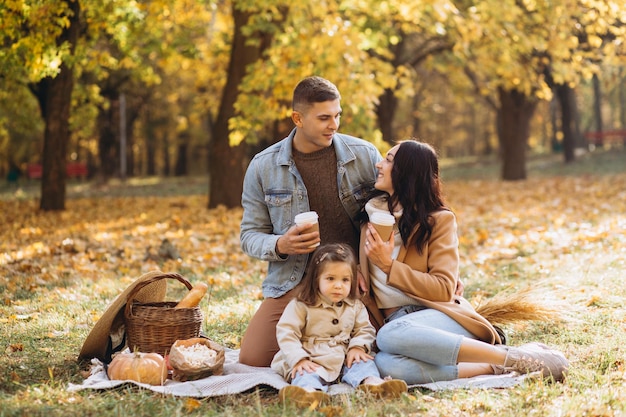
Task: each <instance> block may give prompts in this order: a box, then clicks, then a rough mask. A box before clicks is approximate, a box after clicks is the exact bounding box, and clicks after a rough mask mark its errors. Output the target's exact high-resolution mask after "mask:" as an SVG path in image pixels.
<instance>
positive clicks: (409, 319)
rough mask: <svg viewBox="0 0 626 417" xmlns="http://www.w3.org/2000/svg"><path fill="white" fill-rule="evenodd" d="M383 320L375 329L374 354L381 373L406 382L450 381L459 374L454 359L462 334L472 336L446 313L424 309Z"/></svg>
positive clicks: (457, 353) (472, 337)
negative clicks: (382, 323)
mask: <svg viewBox="0 0 626 417" xmlns="http://www.w3.org/2000/svg"><path fill="white" fill-rule="evenodd" d="M390 318H391V319H392V320H391V321H389V322H387V323H386V324H385V325H384V326H383V327H381V329H380V330H379V331H378V335H377V336H376V344H377V345H378V349H379V350H380V351H379V352H378V353H377V354H376V357H375V361H376V365H377V366H378V369H379V371H380V374H381V375H383V376H391V377H392V378H394V379H403V380H404V381H406V383H407V384H409V385H413V384H426V383H429V382H433V381H450V380H453V379H457V378H458V375H459V371H458V367H457V358H458V355H459V349H460V347H461V341H462V340H463V338H464V337H467V338H471V339H476V337H475V336H474V335H473V334H471V333H470V332H468V331H467V330H465V328H464V327H463V326H461V325H460V324H458V323H457V322H456V321H454V320H453V319H451V318H450V317H448V316H447V315H446V314H444V313H442V312H440V311H437V310H433V309H430V308H429V309H425V310H420V311H416V312H413V313H410V314H406V315H402V316H401V317H398V318H396V319H395V320H394V319H393V317H390Z"/></svg>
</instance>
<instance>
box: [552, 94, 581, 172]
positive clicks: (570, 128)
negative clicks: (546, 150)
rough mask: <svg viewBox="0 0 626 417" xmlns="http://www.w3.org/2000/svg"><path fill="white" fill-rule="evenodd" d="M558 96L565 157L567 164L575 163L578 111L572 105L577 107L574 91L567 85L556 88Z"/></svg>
mask: <svg viewBox="0 0 626 417" xmlns="http://www.w3.org/2000/svg"><path fill="white" fill-rule="evenodd" d="M556 95H557V97H558V99H559V103H560V104H561V130H562V132H563V156H564V158H565V162H566V163H569V162H573V161H574V159H575V158H576V156H575V155H574V148H575V147H576V133H575V132H576V126H575V123H576V109H575V108H572V105H574V106H575V105H576V101H575V99H572V96H574V90H573V89H572V88H571V87H569V86H568V85H566V84H559V85H557V86H556Z"/></svg>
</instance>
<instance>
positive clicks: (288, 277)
mask: <svg viewBox="0 0 626 417" xmlns="http://www.w3.org/2000/svg"><path fill="white" fill-rule="evenodd" d="M295 132H296V129H294V130H293V131H292V132H291V133H290V134H289V136H288V137H286V138H285V139H283V140H282V141H280V142H278V143H275V144H274V145H272V146H270V147H268V148H267V149H265V150H263V151H261V152H260V153H258V154H257V155H256V156H255V157H254V158H253V159H252V161H251V162H250V165H249V166H248V169H247V171H246V175H245V178H244V183H243V193H242V198H241V203H242V206H243V218H242V221H241V230H240V239H241V248H242V250H243V251H244V252H245V253H246V254H248V255H250V256H252V257H254V258H258V259H261V260H264V261H269V266H268V271H267V276H266V278H265V280H264V281H263V284H262V288H263V295H264V296H265V297H272V298H276V297H280V296H282V295H284V294H285V293H286V292H287V291H289V290H291V289H292V288H294V287H295V286H296V285H297V284H298V283H299V282H300V280H301V279H302V277H303V276H304V272H305V268H306V264H307V259H308V255H293V256H287V257H285V258H281V257H280V256H278V255H277V254H276V241H277V240H278V238H279V237H280V236H281V235H283V234H285V233H286V232H287V230H288V229H289V228H290V227H291V226H292V225H293V221H294V217H295V216H296V215H297V214H299V213H303V212H306V211H309V210H310V207H309V199H308V194H307V190H306V188H305V186H304V182H303V181H302V177H301V176H300V173H299V172H298V170H297V168H296V164H295V162H294V159H293V156H292V155H293V153H292V149H293V138H294V135H295ZM333 145H334V148H335V153H336V155H337V184H338V189H339V199H340V200H341V203H342V205H343V208H344V209H345V210H346V212H347V213H348V215H349V216H350V218H351V219H352V221H353V224H354V227H355V230H359V223H358V220H357V217H358V214H359V210H360V207H361V206H362V204H363V203H364V200H365V199H366V197H367V194H368V193H369V192H370V191H371V190H372V189H373V187H374V182H375V181H376V174H377V170H376V167H375V165H376V163H377V162H378V161H379V160H381V159H382V156H381V155H380V152H379V151H378V150H377V149H376V147H375V146H374V145H372V144H371V143H369V142H366V141H364V140H362V139H359V138H355V137H353V136H349V135H343V134H340V133H335V135H334V136H333Z"/></svg>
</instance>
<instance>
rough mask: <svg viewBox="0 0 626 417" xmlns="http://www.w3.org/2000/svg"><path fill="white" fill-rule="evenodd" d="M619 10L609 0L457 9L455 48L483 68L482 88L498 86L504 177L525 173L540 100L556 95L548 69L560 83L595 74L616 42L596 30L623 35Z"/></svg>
mask: <svg viewBox="0 0 626 417" xmlns="http://www.w3.org/2000/svg"><path fill="white" fill-rule="evenodd" d="M496 3H497V4H496ZM618 10H620V6H619V4H618V2H615V1H611V0H601V1H586V0H578V1H567V0H561V1H558V2H554V1H546V0H543V1H533V2H530V1H513V0H509V1H505V2H501V1H498V2H491V1H483V2H476V3H475V4H470V5H468V4H464V7H463V8H462V9H460V10H459V12H460V13H461V14H462V15H463V16H464V22H465V24H464V25H462V26H461V25H458V26H457V29H458V31H459V32H458V33H459V35H460V38H459V41H458V42H457V43H456V44H455V49H454V51H455V53H456V55H457V56H458V57H461V58H462V59H463V60H464V62H466V65H467V67H468V68H469V69H470V71H471V72H472V73H473V74H478V76H477V78H476V80H479V81H478V85H479V87H478V88H479V89H480V90H482V91H484V92H485V94H493V91H497V99H498V106H499V107H498V116H499V117H498V137H499V143H500V146H501V149H500V152H501V157H502V178H503V179H505V180H520V179H524V178H526V165H525V164H526V156H525V153H526V148H527V146H528V132H529V123H530V121H531V118H532V115H533V113H534V110H535V108H536V104H537V100H548V99H550V98H551V97H552V91H551V89H550V86H549V85H548V82H547V80H546V70H547V69H549V73H550V76H551V79H552V80H553V81H554V84H555V85H568V86H570V87H573V86H575V85H577V84H578V83H580V80H581V78H582V77H591V75H592V74H593V73H595V72H597V71H598V67H597V62H599V61H601V60H603V59H607V58H611V57H613V56H615V52H616V51H615V45H616V44H615V43H611V42H607V43H606V44H602V42H600V43H599V44H598V43H597V39H598V38H599V34H602V33H606V32H608V31H610V32H613V33H616V34H617V33H619V34H620V36H622V37H623V32H624V26H623V24H622V22H621V19H622V18H623V16H621V15H620V14H619V13H617V11H618ZM621 10H623V8H622V9H621ZM581 31H582V32H584V33H585V37H584V38H583V39H581V38H580V36H577V35H578V34H579V33H580V32H581ZM590 45H591V46H595V48H589V46H590Z"/></svg>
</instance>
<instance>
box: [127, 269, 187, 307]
mask: <svg viewBox="0 0 626 417" xmlns="http://www.w3.org/2000/svg"><path fill="white" fill-rule="evenodd" d="M164 278H171V279H176V280H178V281H180V282H182V283H183V284H185V286H186V287H187V289H188V290H190V291H191V289H192V288H193V285H191V283H190V282H189V281H187V279H186V278H185V277H183V276H182V275H180V274H177V273H175V272H172V273H168V274H160V275H155V276H153V277H150V278H148V279H146V280H145V281H143V282H140V283H139V284H137V286H136V287H135V288H133V290H132V291H131V292H130V294H128V301H126V307H125V308H124V316H125V317H129V316H130V315H131V309H132V304H133V297H134V296H135V295H136V294H137V293H138V292H139V290H141V289H142V288H143V287H145V286H146V285H150V284H152V283H153V282H156V281H159V280H162V279H164Z"/></svg>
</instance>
